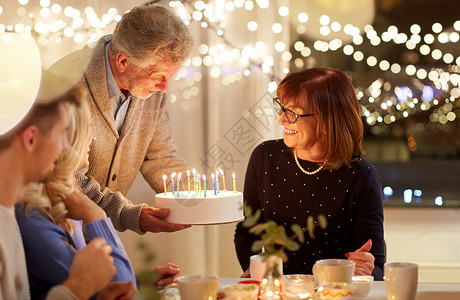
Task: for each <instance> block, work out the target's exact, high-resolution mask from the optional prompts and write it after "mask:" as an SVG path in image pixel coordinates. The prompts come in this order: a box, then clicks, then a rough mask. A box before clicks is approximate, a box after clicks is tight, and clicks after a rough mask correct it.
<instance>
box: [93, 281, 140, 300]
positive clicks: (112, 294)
mask: <svg viewBox="0 0 460 300" xmlns="http://www.w3.org/2000/svg"><path fill="white" fill-rule="evenodd" d="M136 294H137V291H136V289H135V288H134V284H133V282H132V281H128V282H118V281H117V282H109V284H108V285H106V287H105V288H104V289H103V290H102V291H101V292H100V293H99V295H97V300H113V299H117V300H134V299H136V297H135V296H136Z"/></svg>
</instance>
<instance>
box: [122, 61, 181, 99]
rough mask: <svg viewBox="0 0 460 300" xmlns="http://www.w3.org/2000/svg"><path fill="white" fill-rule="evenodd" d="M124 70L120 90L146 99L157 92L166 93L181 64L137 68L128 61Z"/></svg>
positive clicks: (167, 63)
mask: <svg viewBox="0 0 460 300" xmlns="http://www.w3.org/2000/svg"><path fill="white" fill-rule="evenodd" d="M123 63H124V68H123V69H122V72H120V75H119V88H120V89H121V90H127V91H129V92H130V93H131V94H132V95H134V96H136V97H138V98H141V99H146V98H148V97H150V96H151V95H152V94H153V93H155V92H158V91H160V92H162V93H166V92H167V91H168V87H169V80H170V79H171V77H172V76H173V75H174V74H175V73H176V72H177V70H178V69H179V67H180V64H179V63H177V64H176V63H173V62H171V61H162V62H160V63H158V64H157V65H155V66H149V67H147V68H142V69H140V68H137V67H135V66H134V65H133V64H132V63H130V62H129V60H128V59H126V60H125V61H124V62H123Z"/></svg>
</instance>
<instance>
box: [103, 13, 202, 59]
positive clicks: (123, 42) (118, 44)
mask: <svg viewBox="0 0 460 300" xmlns="http://www.w3.org/2000/svg"><path fill="white" fill-rule="evenodd" d="M192 46H193V38H192V35H191V34H190V32H189V30H188V28H187V26H186V25H185V24H184V22H183V21H182V20H181V19H180V18H179V17H178V16H177V15H176V14H175V13H174V11H172V10H171V9H168V8H166V7H163V6H161V5H155V4H148V5H143V6H138V7H135V8H133V9H132V10H130V11H129V12H128V13H126V14H125V15H124V16H123V18H122V19H121V20H120V21H119V22H118V24H117V26H116V28H115V31H114V33H113V37H112V40H111V42H110V47H111V50H112V52H113V55H116V54H117V53H119V52H123V53H125V54H126V55H127V56H128V58H130V59H131V60H132V62H133V64H134V65H135V66H136V67H138V68H146V67H148V66H150V65H155V64H157V63H158V62H161V61H165V60H169V61H171V62H173V63H175V64H179V63H182V61H184V60H185V59H186V58H187V57H188V55H189V54H190V51H191V48H192Z"/></svg>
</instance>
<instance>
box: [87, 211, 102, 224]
mask: <svg viewBox="0 0 460 300" xmlns="http://www.w3.org/2000/svg"><path fill="white" fill-rule="evenodd" d="M105 218H107V215H106V214H105V212H104V211H103V210H102V209H100V210H90V211H89V212H88V214H87V215H86V216H85V218H84V219H83V221H85V223H91V222H96V221H99V220H102V219H105Z"/></svg>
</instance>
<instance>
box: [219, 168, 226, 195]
mask: <svg viewBox="0 0 460 300" xmlns="http://www.w3.org/2000/svg"><path fill="white" fill-rule="evenodd" d="M219 172H220V175H222V183H223V184H224V191H226V190H227V184H226V183H225V174H224V171H222V169H221V168H219Z"/></svg>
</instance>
